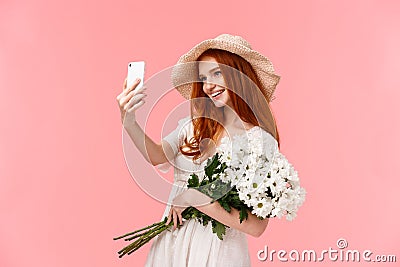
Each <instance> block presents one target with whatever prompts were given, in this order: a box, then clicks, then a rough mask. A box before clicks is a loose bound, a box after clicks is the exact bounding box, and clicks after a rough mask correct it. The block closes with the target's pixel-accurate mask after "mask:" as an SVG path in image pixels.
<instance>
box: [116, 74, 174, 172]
mask: <svg viewBox="0 0 400 267" xmlns="http://www.w3.org/2000/svg"><path fill="white" fill-rule="evenodd" d="M139 83H140V79H137V80H136V81H135V83H134V84H133V85H132V86H131V87H129V88H127V86H126V85H127V82H126V79H125V81H124V84H123V89H122V93H121V94H119V95H118V96H117V102H118V105H119V108H120V112H121V122H122V124H123V126H124V128H125V130H126V131H127V133H128V135H129V137H130V138H131V139H132V141H133V143H134V144H135V146H136V147H137V148H138V150H139V151H140V153H141V154H142V155H143V157H144V158H145V159H146V161H148V162H149V163H151V164H152V165H158V164H161V163H165V162H166V161H167V160H168V159H172V158H173V157H174V151H173V149H172V148H171V146H170V145H169V144H168V142H165V141H162V143H156V142H154V141H153V140H152V139H151V138H150V137H149V136H148V135H147V134H145V132H144V131H143V129H142V128H141V127H140V125H139V124H138V123H137V121H136V116H135V112H136V110H137V109H138V108H140V107H141V106H143V104H144V102H145V101H144V98H145V97H146V94H145V91H146V87H145V86H143V87H141V88H137V89H136V87H137V86H138V85H139Z"/></svg>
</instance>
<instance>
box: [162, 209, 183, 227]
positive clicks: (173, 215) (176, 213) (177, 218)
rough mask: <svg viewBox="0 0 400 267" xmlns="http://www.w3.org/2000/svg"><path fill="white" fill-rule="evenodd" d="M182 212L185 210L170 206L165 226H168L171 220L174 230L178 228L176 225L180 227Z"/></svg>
mask: <svg viewBox="0 0 400 267" xmlns="http://www.w3.org/2000/svg"><path fill="white" fill-rule="evenodd" d="M184 210H185V208H182V207H179V206H173V205H172V206H171V209H170V210H169V214H168V219H167V222H166V223H165V224H166V225H168V224H169V223H170V222H171V220H173V222H174V230H175V229H176V227H177V226H178V223H179V224H180V225H182V224H183V219H182V212H183V211H184Z"/></svg>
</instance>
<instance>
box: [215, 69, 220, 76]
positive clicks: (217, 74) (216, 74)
mask: <svg viewBox="0 0 400 267" xmlns="http://www.w3.org/2000/svg"><path fill="white" fill-rule="evenodd" d="M221 74H222V72H221V71H219V70H217V71H216V72H214V75H215V76H220V75H221Z"/></svg>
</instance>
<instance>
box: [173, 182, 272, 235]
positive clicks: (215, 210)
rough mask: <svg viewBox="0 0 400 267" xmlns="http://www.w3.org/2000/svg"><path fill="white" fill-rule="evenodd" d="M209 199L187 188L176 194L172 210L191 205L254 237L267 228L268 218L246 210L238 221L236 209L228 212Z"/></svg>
mask: <svg viewBox="0 0 400 267" xmlns="http://www.w3.org/2000/svg"><path fill="white" fill-rule="evenodd" d="M211 200H212V199H211V198H210V197H208V196H207V195H205V194H203V193H201V192H199V191H197V190H195V189H192V188H189V189H188V190H186V191H185V192H183V193H182V194H180V195H178V196H176V198H175V199H174V200H173V202H172V204H173V205H174V206H176V207H177V208H176V209H174V211H175V210H176V211H177V212H179V211H180V212H182V211H183V209H182V208H181V207H187V206H193V207H195V208H196V209H198V210H199V211H201V212H203V213H205V214H207V215H208V216H210V217H212V218H214V219H215V220H217V221H219V222H220V223H223V224H225V225H227V226H229V227H232V228H235V229H237V230H239V231H242V232H244V233H246V234H249V235H251V236H254V237H259V236H261V235H262V234H263V233H264V231H265V229H266V228H267V225H268V218H266V219H264V220H260V219H258V218H257V216H256V215H254V214H252V213H250V212H248V217H247V220H244V221H242V223H240V220H239V211H238V210H237V209H235V208H232V209H231V212H230V213H229V212H227V211H226V210H225V209H224V208H223V207H222V206H221V205H220V204H219V203H218V202H217V201H215V202H213V203H210V202H211ZM206 203H207V204H206ZM172 208H173V207H171V210H172ZM174 211H172V212H170V214H171V213H172V215H174V214H173V213H174ZM175 216H176V217H178V218H181V217H180V214H179V215H178V214H176V215H175ZM174 221H176V220H174ZM168 222H169V221H168Z"/></svg>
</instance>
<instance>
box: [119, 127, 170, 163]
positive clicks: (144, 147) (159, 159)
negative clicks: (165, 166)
mask: <svg viewBox="0 0 400 267" xmlns="http://www.w3.org/2000/svg"><path fill="white" fill-rule="evenodd" d="M124 128H125V130H126V131H127V133H128V135H129V137H130V138H131V139H132V141H133V143H134V144H135V146H136V147H137V148H138V150H139V151H140V153H141V154H142V155H143V157H144V158H145V159H146V160H147V161H148V162H149V163H151V164H152V165H154V166H155V165H158V164H161V163H165V162H167V160H168V159H172V158H173V157H174V151H173V150H172V148H171V145H170V144H168V142H165V141H162V143H161V144H157V143H155V142H154V141H153V140H152V139H151V138H150V137H149V136H148V135H147V134H145V133H144V131H143V130H142V128H141V127H140V125H139V124H138V123H137V122H136V121H134V122H132V123H130V124H129V125H127V126H124ZM163 147H164V148H163Z"/></svg>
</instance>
